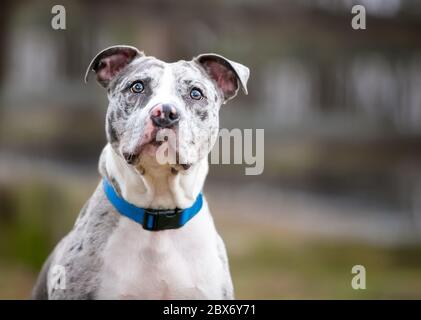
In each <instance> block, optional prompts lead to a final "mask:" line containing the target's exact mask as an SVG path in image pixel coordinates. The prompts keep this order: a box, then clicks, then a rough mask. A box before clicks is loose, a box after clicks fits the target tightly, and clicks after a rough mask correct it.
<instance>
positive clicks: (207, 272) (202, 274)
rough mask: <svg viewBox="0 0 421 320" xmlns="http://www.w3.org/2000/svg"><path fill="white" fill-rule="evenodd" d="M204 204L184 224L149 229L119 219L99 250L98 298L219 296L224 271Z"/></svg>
mask: <svg viewBox="0 0 421 320" xmlns="http://www.w3.org/2000/svg"><path fill="white" fill-rule="evenodd" d="M218 241H220V238H219V236H218V234H217V233H216V230H215V228H214V224H213V221H212V218H211V216H210V214H209V212H208V208H207V206H206V205H204V207H203V208H202V210H201V212H199V213H198V214H197V216H196V217H195V218H193V219H192V220H191V221H190V222H188V223H187V225H185V226H184V227H182V228H181V229H177V230H166V231H159V232H151V231H146V230H143V228H142V226H140V225H138V224H136V223H135V222H133V221H131V220H129V219H127V218H125V217H122V218H121V220H120V223H119V225H118V227H117V228H116V230H115V231H114V232H113V234H112V235H111V236H110V238H109V241H108V243H107V245H106V248H105V250H104V252H103V255H102V259H103V263H104V264H103V267H102V271H101V281H100V289H99V291H98V298H100V299H221V298H223V296H222V295H223V293H222V291H223V290H222V288H223V287H224V285H225V286H226V285H227V282H230V281H231V280H230V279H229V278H228V279H227V275H226V272H224V266H223V262H222V261H221V257H220V254H219V253H218Z"/></svg>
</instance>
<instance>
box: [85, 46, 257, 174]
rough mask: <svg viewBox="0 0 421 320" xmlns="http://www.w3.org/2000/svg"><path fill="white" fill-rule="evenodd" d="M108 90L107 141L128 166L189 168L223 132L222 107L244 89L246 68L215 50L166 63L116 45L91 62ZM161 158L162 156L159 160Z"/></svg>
mask: <svg viewBox="0 0 421 320" xmlns="http://www.w3.org/2000/svg"><path fill="white" fill-rule="evenodd" d="M91 70H93V71H94V72H95V73H96V75H97V80H98V82H99V83H100V84H101V85H102V86H103V87H105V88H106V89H107V93H108V99H109V106H108V111H107V119H106V133H107V139H108V142H109V143H110V144H111V145H112V146H113V148H114V150H115V151H116V152H117V154H119V155H120V156H122V157H123V158H124V159H125V160H126V161H127V163H128V164H130V165H134V166H136V167H141V168H142V169H144V168H145V167H148V166H149V165H151V164H156V163H159V164H164V162H165V161H164V162H163V161H162V160H163V159H162V158H163V157H164V158H165V160H167V161H168V162H169V163H168V164H169V165H171V166H173V167H176V168H177V169H183V168H184V169H186V168H188V167H189V166H190V165H192V164H194V163H195V162H197V161H198V160H200V159H201V158H203V157H205V156H207V154H208V153H209V152H210V149H211V147H212V146H213V144H214V142H215V139H216V137H217V135H218V129H219V108H220V106H221V104H223V103H225V102H226V101H228V100H229V99H231V98H233V97H234V96H235V95H236V94H237V92H238V90H239V88H240V87H241V88H242V89H243V90H244V92H245V93H247V89H246V83H247V80H248V76H249V70H248V68H247V67H245V66H243V65H241V64H238V63H235V62H232V61H229V60H227V59H225V58H224V57H221V56H219V55H215V54H204V55H200V56H198V57H196V58H194V59H193V60H191V61H178V62H174V63H165V62H163V61H160V60H158V59H156V58H154V57H148V56H144V55H143V53H141V52H139V51H138V50H137V49H136V48H133V47H129V46H114V47H111V48H107V49H105V50H103V51H101V52H100V53H98V55H97V56H96V57H95V58H94V59H93V60H92V62H91V64H90V66H89V68H88V70H87V73H86V78H87V76H88V74H89V72H90V71H91ZM160 157H161V159H160Z"/></svg>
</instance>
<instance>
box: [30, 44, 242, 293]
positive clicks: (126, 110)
mask: <svg viewBox="0 0 421 320" xmlns="http://www.w3.org/2000/svg"><path fill="white" fill-rule="evenodd" d="M91 71H93V72H94V73H95V74H96V77H97V81H98V82H99V83H100V84H101V85H102V86H103V87H104V88H105V89H106V91H107V95H108V100H109V105H108V111H107V116H106V136H107V140H108V143H107V145H106V146H105V147H104V149H103V151H102V153H101V156H100V160H99V172H100V174H101V176H102V177H105V178H107V179H108V180H109V181H110V182H111V183H112V184H113V186H114V188H115V189H116V190H117V192H118V193H119V194H120V196H121V197H123V198H124V199H125V200H126V201H128V202H130V203H132V204H134V205H136V206H138V207H143V208H156V209H173V208H176V207H178V208H187V207H190V206H191V205H192V204H193V203H194V201H195V199H196V197H197V195H198V194H199V192H201V190H202V188H203V184H204V180H205V177H206V175H207V172H208V160H207V155H208V153H209V152H210V149H211V147H212V145H213V143H214V142H215V140H216V137H217V134H218V128H219V109H220V106H221V105H222V104H224V103H225V102H227V101H228V100H230V99H232V98H233V97H234V96H235V95H236V94H237V92H238V90H239V89H240V88H242V89H243V91H244V92H245V93H247V89H246V84H247V80H248V77H249V69H248V68H247V67H245V66H243V65H241V64H239V63H236V62H233V61H230V60H228V59H226V58H224V57H222V56H220V55H216V54H203V55H200V56H198V57H196V58H194V59H192V60H191V61H177V62H174V63H165V62H163V61H160V60H158V59H156V58H154V57H150V56H145V55H144V54H143V53H142V52H140V51H139V50H138V49H136V48H134V47H131V46H123V45H120V46H113V47H110V48H107V49H105V50H103V51H101V52H100V53H98V55H97V56H96V57H95V58H94V59H93V60H92V62H91V64H90V66H89V68H88V70H87V73H86V80H87V78H88V76H89V73H90V72H91ZM137 82H140V83H141V84H142V88H143V90H142V91H141V92H133V89H132V87H133V84H134V83H137ZM193 89H197V90H199V92H200V93H201V96H200V99H194V98H192V95H191V92H192V90H193ZM163 105H168V106H170V108H171V112H176V113H177V123H176V124H175V125H174V126H171V127H170V128H160V127H159V126H157V125H156V123H155V122H154V121H152V120H151V119H152V115H154V112H158V116H162V113H160V111H162V106H163ZM157 110H158V111H157ZM162 130H170V131H171V132H173V133H175V134H176V136H177V137H178V139H179V144H178V145H177V146H176V147H174V148H173V149H171V150H172V151H173V152H174V153H175V155H176V162H175V163H168V164H161V163H159V162H158V161H157V158H156V153H157V150H158V149H159V147H160V146H161V145H162V143H159V142H157V141H156V137H157V135H158V134H159V133H160V131H162ZM55 266H60V267H61V268H62V269H61V270H64V271H65V276H64V277H57V276H56V274H54V267H55ZM62 281H64V282H65V283H64V284H63V283H62ZM33 298H34V299H233V298H234V293H233V285H232V281H231V275H230V271H229V266H228V259H227V254H226V250H225V245H224V243H223V241H222V239H221V237H220V236H219V234H218V233H217V231H216V230H215V226H214V223H213V220H212V216H211V214H210V212H209V208H208V205H207V202H206V200H205V199H204V203H203V207H202V209H201V211H200V212H199V213H198V214H197V215H196V216H195V217H194V218H193V219H192V220H191V221H189V222H188V223H187V224H186V225H185V226H183V227H181V228H179V229H172V230H164V231H156V232H151V231H147V230H144V229H143V227H142V226H141V225H139V224H137V223H136V222H134V221H132V220H130V219H128V218H126V217H124V216H122V215H120V214H119V213H118V212H117V211H116V210H115V208H114V207H113V205H112V204H111V203H110V202H109V201H108V199H107V198H106V196H105V194H104V191H103V189H102V184H101V183H100V184H99V185H98V187H97V188H96V190H95V192H94V194H93V195H92V197H91V198H90V199H89V200H88V201H87V203H86V204H85V206H84V207H83V208H82V210H81V212H80V214H79V217H78V219H77V221H76V223H75V225H74V227H73V229H72V230H71V231H70V232H69V234H67V236H65V237H64V238H63V239H62V240H61V241H60V242H59V243H58V245H57V246H56V247H55V249H54V250H53V252H52V253H51V254H50V256H49V258H48V259H47V261H46V262H45V264H44V266H43V268H42V270H41V273H40V275H39V278H38V281H37V283H36V285H35V287H34V290H33Z"/></svg>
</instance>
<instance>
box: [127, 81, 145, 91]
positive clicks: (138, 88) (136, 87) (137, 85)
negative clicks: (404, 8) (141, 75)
mask: <svg viewBox="0 0 421 320" xmlns="http://www.w3.org/2000/svg"><path fill="white" fill-rule="evenodd" d="M144 89H145V87H144V85H143V83H142V82H141V81H137V82H135V83H133V84H132V86H131V87H130V91H131V92H133V93H141V92H142V91H143V90H144Z"/></svg>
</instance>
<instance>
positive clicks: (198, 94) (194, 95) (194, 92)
mask: <svg viewBox="0 0 421 320" xmlns="http://www.w3.org/2000/svg"><path fill="white" fill-rule="evenodd" d="M190 97H191V98H192V99H194V100H200V99H202V98H203V94H202V91H200V89H197V88H193V89H192V90H191V91H190Z"/></svg>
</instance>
